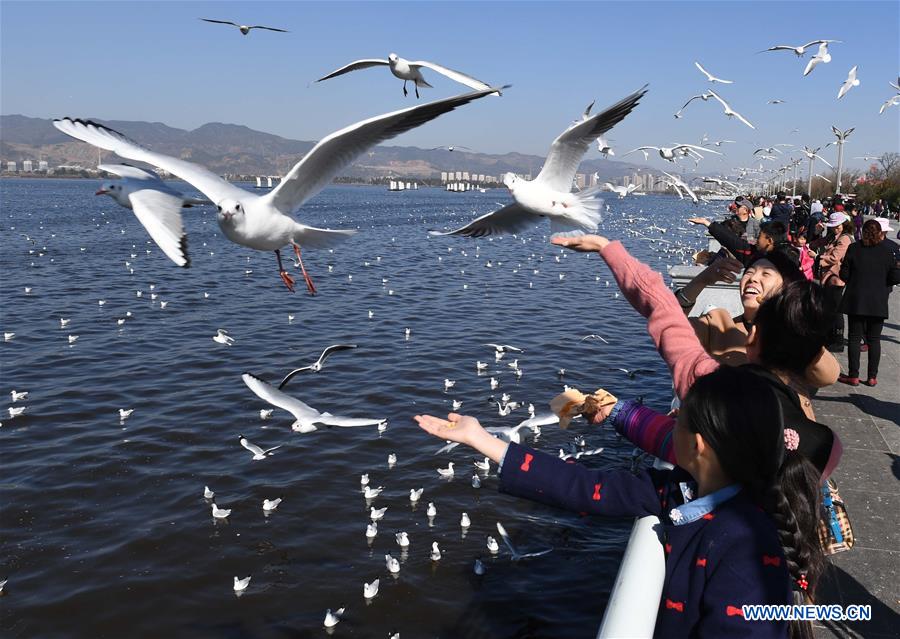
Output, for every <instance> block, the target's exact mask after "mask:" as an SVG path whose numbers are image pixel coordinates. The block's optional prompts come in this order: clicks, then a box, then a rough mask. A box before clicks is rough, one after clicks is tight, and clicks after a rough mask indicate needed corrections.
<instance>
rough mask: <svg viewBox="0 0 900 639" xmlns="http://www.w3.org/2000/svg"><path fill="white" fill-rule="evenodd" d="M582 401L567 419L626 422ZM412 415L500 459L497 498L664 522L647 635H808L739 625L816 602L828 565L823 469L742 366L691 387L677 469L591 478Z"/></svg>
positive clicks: (772, 625) (456, 426) (465, 420)
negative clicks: (660, 572)
mask: <svg viewBox="0 0 900 639" xmlns="http://www.w3.org/2000/svg"><path fill="white" fill-rule="evenodd" d="M736 388H740V389H741V390H742V392H740V393H735V392H734V389H736ZM602 397H604V398H605V399H607V400H608V399H609V395H608V393H605V392H604V393H602ZM613 399H614V398H613ZM589 400H590V398H588V399H586V400H585V401H584V402H583V404H582V405H575V406H573V407H569V408H568V409H567V410H568V411H569V412H568V413H566V414H571V412H587V413H590V412H592V411H597V410H599V408H605V409H606V412H607V413H610V414H607V415H605V417H607V418H608V419H610V420H612V421H613V422H614V423H615V424H616V427H617V429H618V428H620V422H622V421H623V420H626V419H627V411H623V410H621V406H619V404H618V402H616V403H615V407H619V408H620V410H618V411H616V410H615V407H614V408H613V410H612V411H610V410H609V408H610V406H609V401H603V402H600V403H599V405H598V404H597V403H596V402H591V401H589ZM570 403H571V402H570ZM592 403H593V406H592V405H591V404H592ZM584 404H587V406H585V405H584ZM415 419H416V421H417V422H418V424H419V426H420V427H421V428H422V429H424V430H425V431H427V432H428V433H430V434H432V435H434V436H435V437H438V438H440V439H445V440H451V441H455V442H460V443H463V444H466V445H468V446H471V447H473V448H475V449H476V450H478V451H479V452H480V453H481V454H483V455H486V456H488V457H490V458H491V459H493V460H494V462H496V463H498V464H499V465H500V471H499V473H500V490H501V491H503V492H507V493H510V494H513V495H517V496H520V497H525V498H527V499H531V500H534V501H538V502H541V503H544V504H549V505H551V506H558V507H561V508H565V509H567V510H571V511H574V512H579V513H584V514H590V515H605V516H615V517H624V516H628V517H641V516H645V515H655V516H657V517H659V518H660V520H661V522H662V523H661V526H660V529H661V533H662V536H663V543H664V545H665V553H666V571H665V581H664V585H663V594H662V597H661V599H660V601H659V603H658V606H659V607H658V613H657V620H656V629H655V633H654V636H656V637H665V638H667V639H668V638H670V637H698V638H704V637H710V638H712V637H754V638H770V637H771V638H779V639H784V638H786V637H789V636H790V637H792V638H795V637H805V636H811V628H810V627H809V626H808V625H805V626H803V625H800V624H795V623H794V622H792V623H791V625H789V624H788V622H786V621H747V620H745V619H744V617H743V610H742V606H745V605H753V604H792V603H795V602H797V601H800V602H804V603H806V602H809V601H812V600H813V597H814V593H815V588H816V584H817V581H818V579H819V576H820V574H821V572H822V568H823V565H824V559H823V555H822V550H821V548H820V546H819V544H818V536H817V534H816V524H817V521H818V512H819V506H818V495H819V489H818V479H819V471H818V470H817V469H816V468H815V466H814V465H813V464H812V463H811V462H810V461H809V459H808V458H807V457H806V456H805V455H803V454H801V453H800V452H799V447H800V444H801V442H802V438H803V436H804V434H803V433H802V432H800V431H798V430H795V429H793V428H785V426H784V420H783V417H782V411H781V405H780V403H779V401H778V399H777V398H776V396H775V393H774V391H773V389H772V387H771V385H770V384H769V383H767V381H766V380H765V379H763V378H761V377H760V376H759V375H756V374H754V373H753V372H752V371H750V370H748V369H747V368H745V367H738V368H731V367H727V366H724V367H721V368H719V369H717V370H715V371H714V372H712V373H710V374H708V375H706V376H703V377H700V378H698V379H697V380H696V381H695V383H694V384H693V386H692V387H691V389H690V391H688V393H687V395H686V396H685V398H684V402H683V404H682V407H681V411H680V412H679V415H678V418H677V421H676V422H675V425H674V429H673V430H672V431H671V442H672V450H673V452H674V461H675V462H676V463H677V465H676V466H675V468H674V469H672V470H655V469H649V470H641V471H639V472H637V473H632V472H630V471H629V470H624V469H623V470H592V469H588V468H586V467H585V466H583V465H581V464H576V463H567V462H565V461H563V460H561V459H559V458H558V457H556V456H553V455H548V454H546V453H542V452H540V451H537V450H535V449H533V448H529V447H527V446H524V445H520V444H516V443H507V442H505V441H503V440H501V439H498V438H497V437H494V436H493V435H491V434H490V433H488V432H487V431H485V430H484V428H482V427H481V424H479V423H478V420H477V419H475V418H474V417H467V416H461V415H458V414H456V413H451V414H450V415H448V418H447V419H446V420H444V419H440V418H437V417H432V416H429V415H417V416H416V417H415Z"/></svg>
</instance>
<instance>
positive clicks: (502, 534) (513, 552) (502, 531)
mask: <svg viewBox="0 0 900 639" xmlns="http://www.w3.org/2000/svg"><path fill="white" fill-rule="evenodd" d="M497 532H499V533H500V537H501V538H502V539H503V543H504V544H506V547H507V548H508V549H509V552H510V554H511V555H512V560H513V561H519V560H521V559H531V558H533V557H540V556H541V555H546V554H547V553H549V552H552V551H553V549H552V548H547V549H546V550H541V551H538V552H527V553H520V552H519V551H518V550H517V549H516V547H515V546H513V543H512V540H511V539H510V538H509V535H508V534H507V532H506V528H504V527H503V524H501V523H500V522H499V521H498V522H497Z"/></svg>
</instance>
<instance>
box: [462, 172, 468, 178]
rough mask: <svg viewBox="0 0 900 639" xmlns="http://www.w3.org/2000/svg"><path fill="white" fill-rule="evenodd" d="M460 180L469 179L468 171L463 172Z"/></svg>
mask: <svg viewBox="0 0 900 639" xmlns="http://www.w3.org/2000/svg"><path fill="white" fill-rule="evenodd" d="M462 179H464V180H468V179H469V172H468V171H463V176H462Z"/></svg>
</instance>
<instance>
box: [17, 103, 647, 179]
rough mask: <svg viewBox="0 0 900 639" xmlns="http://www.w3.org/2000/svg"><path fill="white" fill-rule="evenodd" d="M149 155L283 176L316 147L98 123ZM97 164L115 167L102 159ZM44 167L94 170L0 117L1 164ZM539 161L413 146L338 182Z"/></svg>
mask: <svg viewBox="0 0 900 639" xmlns="http://www.w3.org/2000/svg"><path fill="white" fill-rule="evenodd" d="M102 122H103V124H106V125H107V126H109V127H111V128H113V129H116V130H117V131H120V132H121V133H124V134H125V135H127V136H128V137H130V138H132V139H133V140H135V141H136V142H139V143H141V144H143V145H145V146H147V147H150V148H151V149H153V150H154V151H160V152H162V153H166V154H168V155H172V156H175V157H180V158H182V159H185V160H190V161H191V162H196V163H197V164H201V165H203V166H205V167H207V168H209V169H211V170H213V171H215V172H217V173H219V174H221V175H226V174H228V175H284V174H285V173H287V171H289V170H290V168H291V167H292V166H293V165H294V164H295V163H296V162H297V161H298V160H299V159H300V158H301V157H302V156H303V155H304V154H305V153H306V152H307V151H309V150H310V149H311V148H312V147H313V146H314V145H315V142H310V141H302V140H289V139H287V138H283V137H280V136H277V135H272V134H270V133H263V132H261V131H254V130H253V129H250V128H248V127H245V126H241V125H237V124H222V123H220V122H210V123H208V124H204V125H203V126H201V127H198V128H196V129H194V130H193V131H186V130H184V129H176V128H173V127H170V126H167V125H165V124H163V123H161V122H129V121H124V120H109V121H102ZM103 158H104V161H112V162H115V161H116V156H115V155H114V154H112V153H109V152H106V151H104V152H103ZM23 160H32V161H34V165H35V167H37V162H38V160H46V161H47V162H48V163H49V165H50V167H56V166H60V165H66V164H79V165H81V166H83V167H85V168H90V167H94V166H96V164H97V149H95V148H94V147H92V146H90V145H89V144H85V143H83V142H79V141H77V140H73V139H71V138H69V137H68V136H65V135H63V134H62V133H60V132H59V131H57V130H56V129H55V128H54V127H53V125H52V124H51V121H50V120H44V119H41V118H30V117H27V116H24V115H3V116H0V161H2V162H3V167H4V168H5V166H6V164H5V163H6V162H7V161H15V162H17V163H19V166H20V167H21V162H22V161H23ZM543 161H544V158H543V157H539V156H536V155H524V154H521V153H506V154H503V155H490V154H486V153H471V152H468V151H460V150H454V151H452V152H450V151H447V150H430V149H420V148H417V147H412V146H379V147H376V148H375V149H373V150H372V151H370V152H369V153H368V154H365V155H363V156H362V157H360V158H359V159H358V160H357V161H356V162H355V163H354V164H353V165H351V166H349V167H347V169H345V171H344V173H343V175H341V176H339V177H348V178H378V177H387V176H398V177H404V178H419V179H426V178H439V177H440V174H441V172H442V171H468V172H469V173H483V174H485V175H493V176H498V177H499V176H500V175H501V174H503V173H505V172H507V171H512V172H515V173H524V174H527V173H530V172H536V171H537V169H538V168H539V167H540V166H541V164H542V163H543ZM646 168H647V167H646V166H642V165H639V164H631V163H628V162H619V161H615V160H607V159H599V158H597V159H589V160H586V161H584V162H582V164H581V168H580V169H579V171H580V172H583V173H586V174H590V173H594V172H597V173H598V174H599V177H600V179H601V181H604V180H614V179H617V178H621V177H623V176H625V175H632V174H633V173H634V172H635V171H636V170H637V169H646Z"/></svg>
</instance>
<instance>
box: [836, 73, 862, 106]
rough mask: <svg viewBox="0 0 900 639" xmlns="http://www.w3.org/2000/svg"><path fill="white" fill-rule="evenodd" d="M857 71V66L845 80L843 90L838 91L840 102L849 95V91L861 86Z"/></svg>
mask: <svg viewBox="0 0 900 639" xmlns="http://www.w3.org/2000/svg"><path fill="white" fill-rule="evenodd" d="M856 69H857V66H854V67H853V68H852V69H850V72H849V73H848V74H847V79H846V80H844V84H842V85H841V88H840V89H839V90H838V100H840V99H841V98H843V97H844V96H845V95H847V91H849V90H850V89H852V88H853V87H858V86H859V79H858V78H857V77H856Z"/></svg>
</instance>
